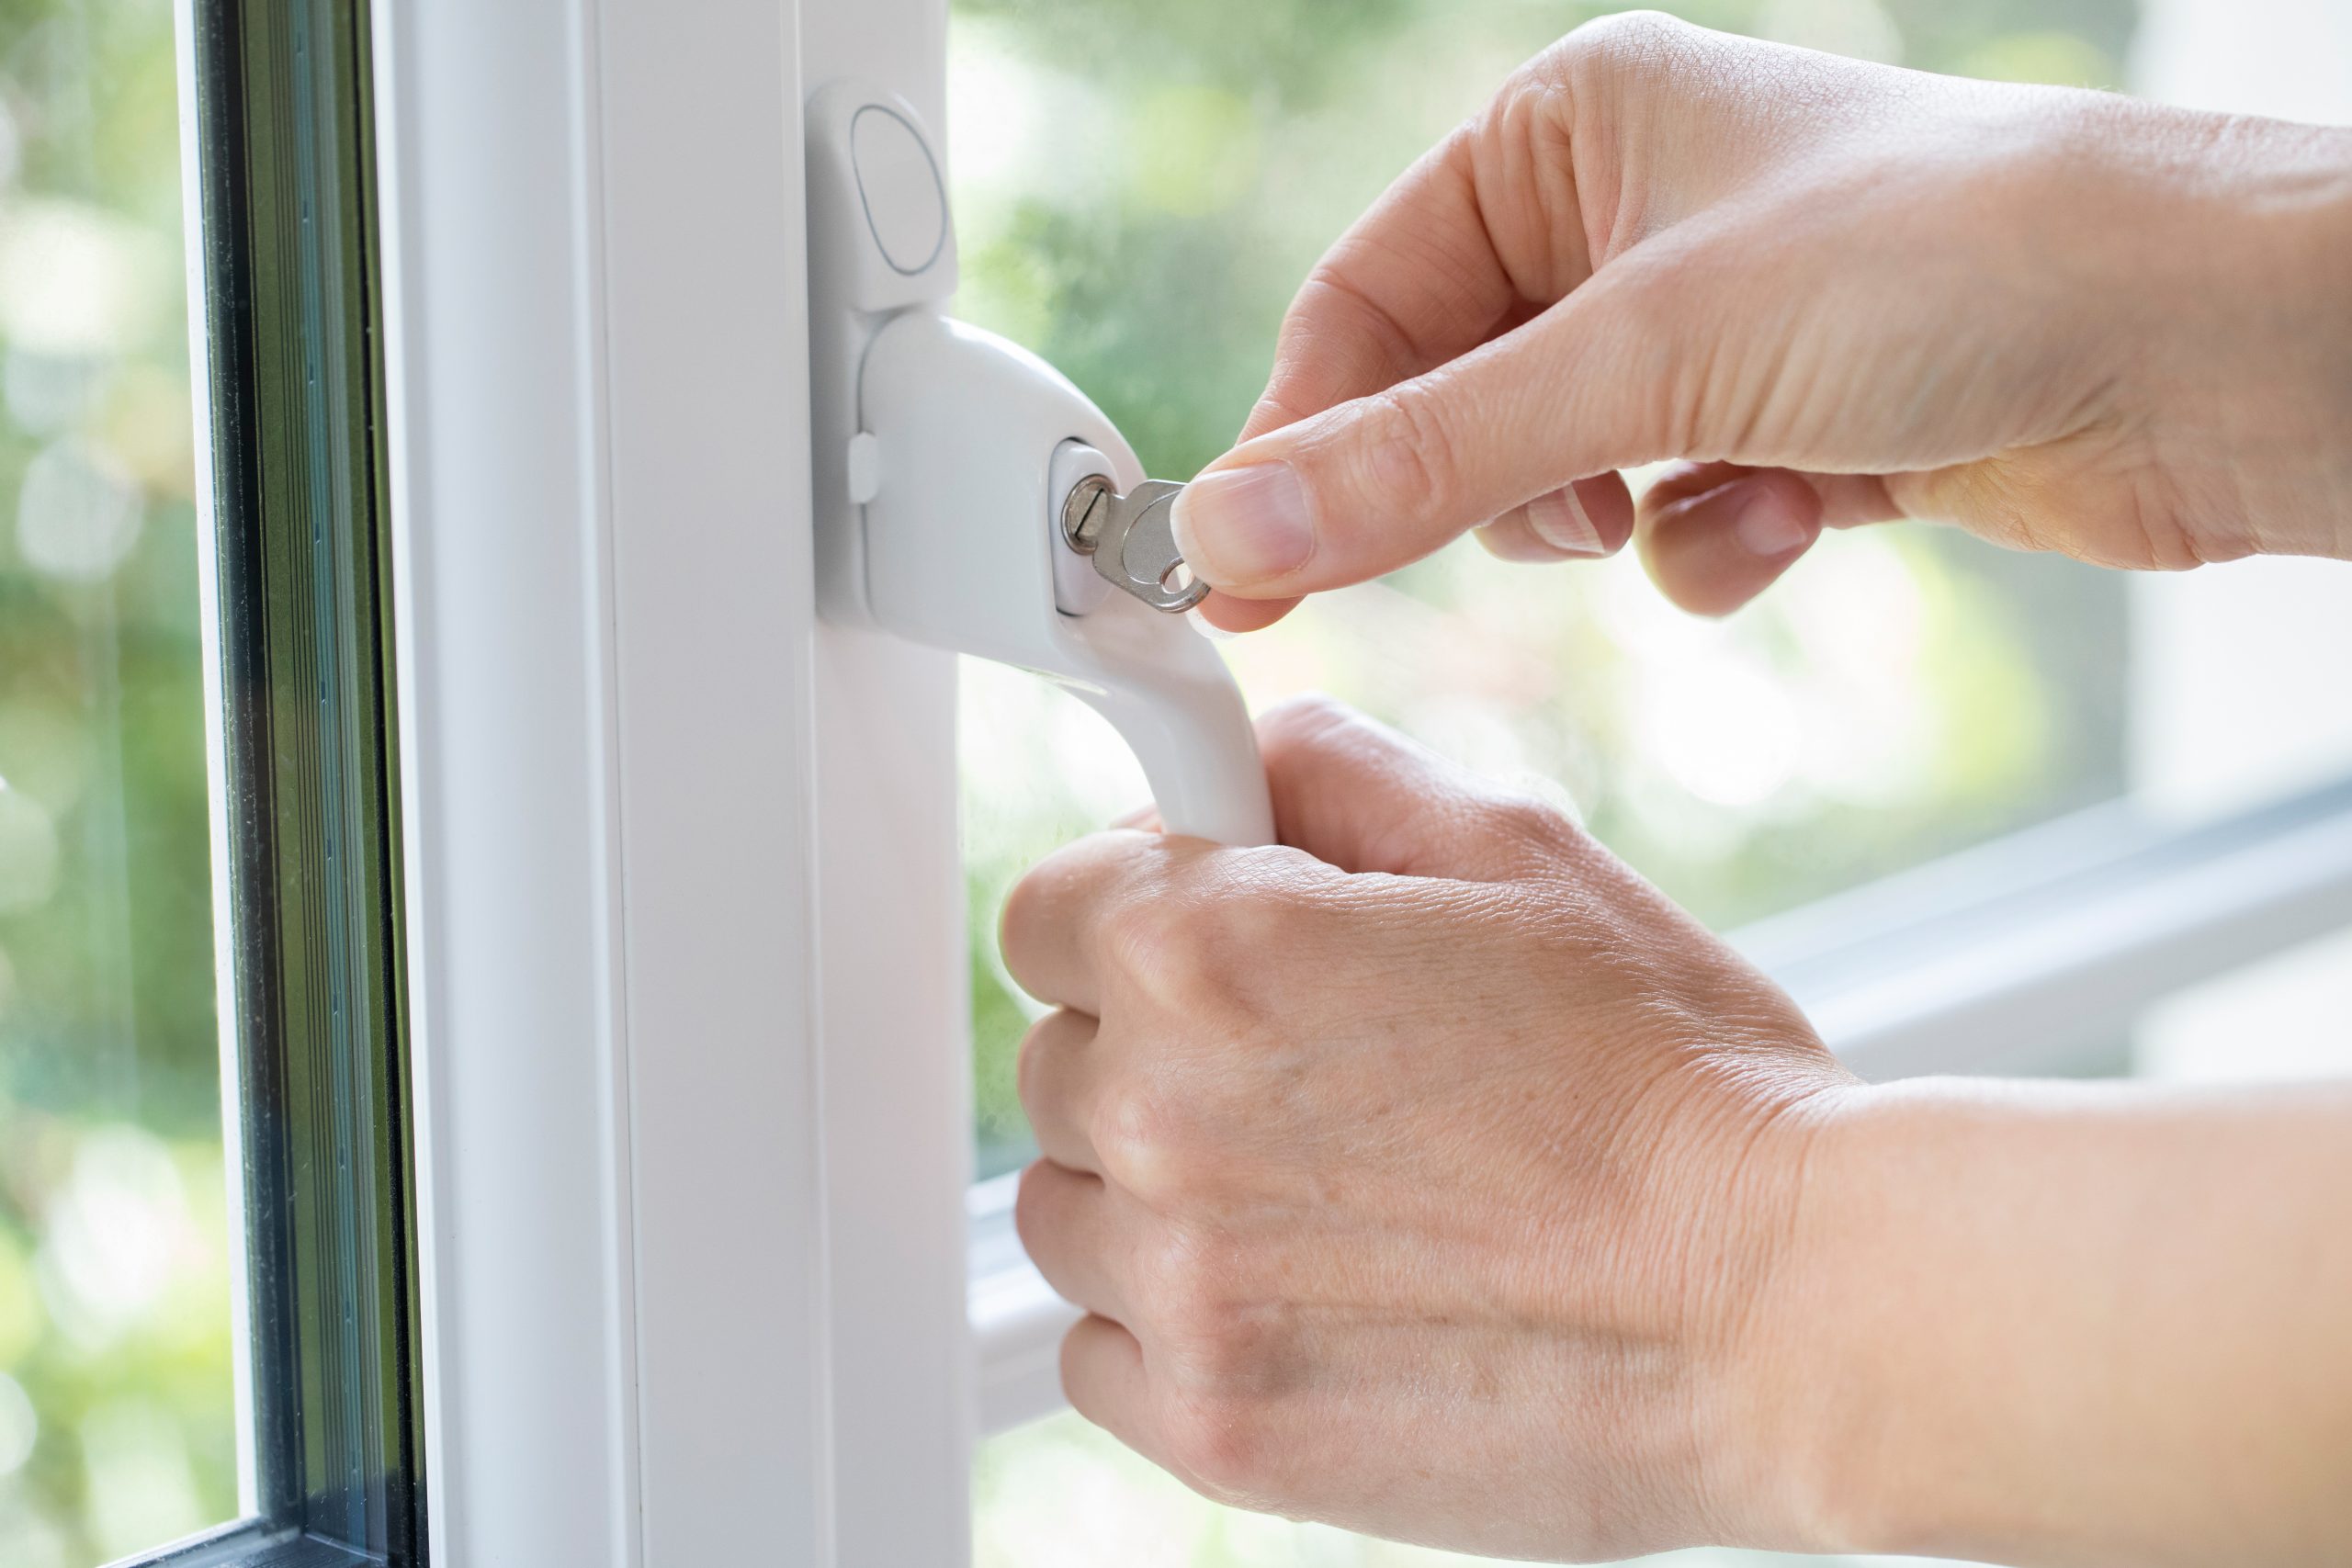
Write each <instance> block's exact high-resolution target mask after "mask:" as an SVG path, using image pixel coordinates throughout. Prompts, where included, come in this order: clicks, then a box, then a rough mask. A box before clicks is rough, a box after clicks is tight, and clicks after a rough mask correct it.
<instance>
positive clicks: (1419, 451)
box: [1363, 382, 1461, 518]
mask: <svg viewBox="0 0 2352 1568" xmlns="http://www.w3.org/2000/svg"><path fill="white" fill-rule="evenodd" d="M1363 439H1364V467H1365V477H1366V479H1369V480H1370V482H1371V483H1372V485H1374V487H1376V489H1377V491H1378V493H1379V498H1380V502H1381V505H1382V508H1383V509H1384V510H1385V511H1387V512H1390V513H1402V514H1404V515H1407V516H1412V517H1420V518H1429V517H1430V516H1432V515H1433V514H1434V513H1437V512H1439V511H1440V510H1441V509H1442V507H1443V506H1444V505H1445V504H1446V502H1448V501H1449V500H1450V499H1451V498H1452V496H1453V493H1454V488H1455V480H1456V477H1457V476H1458V474H1459V472H1460V468H1461V460H1460V440H1459V437H1458V436H1457V435H1456V434H1454V431H1453V422H1452V420H1451V419H1450V418H1449V417H1448V415H1447V413H1446V411H1445V405H1444V404H1443V403H1442V402H1441V401H1440V400H1438V399H1436V398H1435V397H1433V396H1431V395H1430V392H1429V391H1428V390H1427V389H1425V388H1423V387H1422V386H1420V385H1419V383H1414V382H1408V383H1406V384H1405V385H1403V386H1398V387H1391V388H1389V389H1387V390H1385V391H1384V392H1379V393H1375V394H1374V396H1373V397H1372V398H1370V399H1368V400H1367V404H1366V408H1365V412H1364V423H1363Z"/></svg>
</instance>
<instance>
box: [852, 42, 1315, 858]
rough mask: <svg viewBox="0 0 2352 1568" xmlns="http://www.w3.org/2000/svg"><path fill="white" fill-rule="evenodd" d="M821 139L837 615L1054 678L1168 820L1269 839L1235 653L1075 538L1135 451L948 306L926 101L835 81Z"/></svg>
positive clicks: (945, 234)
mask: <svg viewBox="0 0 2352 1568" xmlns="http://www.w3.org/2000/svg"><path fill="white" fill-rule="evenodd" d="M809 181H810V190H809V196H810V212H811V220H812V231H811V234H810V244H809V249H810V261H811V265H810V268H809V274H810V286H809V287H810V307H811V309H810V334H811V344H810V349H811V353H810V360H811V367H812V370H811V374H812V376H813V377H814V378H815V384H814V386H813V388H812V391H813V393H814V406H813V408H812V411H811V412H812V414H813V415H814V420H815V425H816V433H817V443H818V445H817V453H818V458H817V470H818V475H819V480H818V486H819V488H818V520H817V527H818V536H819V549H820V570H819V578H820V608H821V609H822V611H823V612H824V614H825V615H827V617H828V618H830V619H834V620H840V621H848V622H853V623H865V624H872V625H876V626H880V627H882V628H884V629H886V630H888V631H890V632H892V633H895V634H896V635H898V636H900V637H910V638H912V639H914V640H915V641H918V642H923V643H928V644H931V645H932V646H933V647H937V648H944V649H954V650H955V651H956V652H959V653H970V654H977V655H978V656H979V657H981V658H984V659H992V660H997V661H999V662H1001V663H1005V664H1012V665H1016V666H1019V667H1020V668H1023V669H1025V670H1031V671H1036V672H1037V673H1039V674H1041V675H1045V676H1046V677H1048V678H1049V679H1052V680H1054V681H1057V682H1060V683H1062V684H1063V685H1065V686H1067V687H1069V689H1070V690H1071V691H1073V692H1075V693H1076V694H1078V695H1079V696H1080V697H1081V698H1083V699H1084V700H1085V701H1086V702H1087V703H1089V704H1090V705H1092V706H1093V707H1094V708H1095V709H1096V710H1097V711H1099V712H1100V713H1102V714H1103V716H1104V717H1106V718H1108V719H1109V720H1110V721H1111V723H1112V725H1113V727H1114V728H1116V729H1117V730H1118V732H1119V734H1120V736H1121V738H1122V739H1125V741H1126V743H1127V745H1128V746H1129V747H1130V748H1132V749H1133V750H1134V751H1135V753H1136V759H1137V760H1138V761H1141V762H1142V764H1143V769H1144V776H1145V778H1146V779H1147V780H1148V782H1149V784H1150V785H1151V790H1152V795H1153V797H1154V799H1155V800H1157V801H1158V803H1159V812H1160V818H1161V820H1162V821H1163V822H1164V823H1165V824H1166V826H1167V827H1168V829H1170V831H1171V832H1178V833H1185V834H1190V835H1193V836H1196V837H1200V838H1205V839H1212V840H1217V841H1218V842H1221V843H1229V844H1263V843H1271V842H1272V841H1273V811H1272V806H1271V804H1270V802H1269V800H1268V796H1267V792H1266V779H1265V771H1264V769H1263V767H1262V766H1261V763H1260V761H1259V758H1258V747H1257V739H1256V737H1255V734H1254V732H1253V731H1252V729H1251V728H1250V715H1249V710H1248V708H1247V706H1246V705H1244V703H1243V702H1242V699H1241V693H1240V690H1239V688H1238V687H1237V686H1236V685H1235V684H1234V681H1233V677H1232V675H1231V674H1230V673H1229V672H1228V671H1227V669H1226V667H1225V661H1224V660H1222V659H1220V658H1218V657H1217V653H1216V649H1215V648H1214V647H1212V646H1211V645H1210V643H1209V642H1208V640H1207V639H1206V638H1205V637H1203V636H1202V635H1201V634H1200V633H1199V632H1198V631H1197V630H1196V629H1195V628H1194V627H1193V626H1192V625H1191V624H1190V623H1189V622H1188V621H1187V620H1186V619H1185V618H1184V617H1183V616H1182V615H1169V614H1165V613H1163V612H1160V611H1158V610H1154V609H1152V608H1150V607H1149V606H1148V605H1146V604H1143V603H1142V602H1141V601H1140V600H1137V599H1135V598H1132V597H1129V596H1128V595H1126V594H1124V593H1120V592H1114V591H1111V590H1110V588H1109V585H1108V584H1107V583H1106V582H1104V581H1103V580H1102V579H1101V578H1100V577H1099V576H1098V575H1097V574H1096V573H1095V571H1094V570H1093V567H1092V566H1091V563H1090V562H1088V561H1087V559H1086V558H1084V557H1082V556H1080V555H1079V554H1078V553H1077V552H1076V551H1075V550H1073V549H1072V548H1071V547H1070V546H1069V543H1068V541H1067V540H1066V539H1065V538H1064V537H1063V535H1062V528H1061V513H1062V503H1063V502H1064V500H1065V499H1066V498H1067V497H1068V496H1069V492H1070V491H1071V490H1072V489H1073V488H1075V487H1076V486H1077V485H1078V484H1079V483H1080V482H1081V481H1082V480H1084V479H1088V478H1090V477H1091V476H1098V475H1099V476H1101V477H1103V478H1105V479H1109V480H1111V482H1112V483H1113V484H1114V485H1115V486H1116V487H1117V488H1118V489H1119V490H1120V491H1133V490H1134V489H1135V487H1136V486H1137V485H1138V484H1140V483H1142V482H1143V479H1144V471H1143V466H1142V465H1141V464H1140V463H1139V462H1137V461H1136V456H1135V453H1134V452H1133V451H1132V450H1131V449H1129V447H1128V446H1127V444H1126V442H1125V440H1124V439H1122V438H1121V437H1120V435H1119V433H1118V431H1117V430H1116V429H1115V428H1114V426H1113V425H1112V423H1111V422H1110V420H1109V419H1108V418H1107V417H1105V416H1104V414H1103V411H1102V410H1100V409H1098V408H1096V407H1095V406H1094V404H1093V403H1092V402H1091V400H1088V398H1087V397H1086V395H1085V394H1084V393H1082V392H1080V390H1079V389H1077V388H1076V387H1074V386H1072V385H1071V384H1070V383H1069V380H1068V378H1065V377H1063V376H1062V375H1061V373H1060V372H1058V371H1057V370H1055V369H1054V368H1053V367H1051V366H1049V365H1047V364H1046V362H1045V361H1044V360H1042V359H1039V358H1038V357H1037V356H1036V355H1033V354H1030V353H1029V352H1027V351H1026V350H1024V349H1022V348H1020V347H1018V346H1016V345H1014V344H1011V343H1008V342H1006V341H1005V340H1004V339H1002V338H1001V337H998V336H996V335H995V334H994V333H986V332H982V331H980V330H979V329H978V328H976V327H972V326H968V325H967V324H965V323H963V322H960V321H954V320H951V319H950V318H948V317H947V316H946V315H944V314H943V313H942V310H941V309H940V307H941V305H942V303H943V302H944V300H945V299H946V297H947V296H948V294H950V293H951V292H953V290H954V288H955V273H956V246H955V230H954V225H953V223H952V221H951V220H950V219H949V217H948V211H947V201H946V195H945V189H944V184H943V183H942V182H941V180H940V175H939V161H938V159H937V158H936V156H934V155H933V152H932V151H931V148H930V144H929V141H928V138H927V137H926V135H925V133H924V131H923V129H922V121H921V119H920V118H918V117H917V116H916V115H915V113H914V111H913V110H912V109H911V108H910V107H908V106H907V105H906V104H905V103H904V102H903V101H901V100H899V99H898V98H896V97H895V96H892V95H889V94H887V93H883V92H880V91H878V90H875V89H869V88H865V87H862V86H861V85H858V84H855V83H836V84H834V85H831V86H829V87H827V88H826V89H825V90H824V91H823V92H821V93H820V94H819V95H818V96H817V97H816V98H815V100H814V101H813V102H812V104H811V107H810V123H809Z"/></svg>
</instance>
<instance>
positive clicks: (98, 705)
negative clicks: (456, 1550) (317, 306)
mask: <svg viewBox="0 0 2352 1568" xmlns="http://www.w3.org/2000/svg"><path fill="white" fill-rule="evenodd" d="M177 112H178V106H177V96H176V90H175V52H174V40H173V17H172V7H171V6H170V5H169V4H168V3H166V0H0V779H4V780H5V783H4V784H0V1562H6V1563H8V1564H10V1565H11V1568H19V1565H21V1568H69V1565H75V1564H82V1563H89V1562H100V1561H103V1560H106V1559H109V1558H113V1557H117V1556H119V1555H122V1554H124V1553H127V1552H130V1551H139V1550H143V1549H146V1548H150V1547H153V1546H155V1545H158V1544H160V1543H162V1542H164V1541H165V1540H170V1539H172V1538H174V1537H176V1536H179V1535H182V1534H184V1533H186V1532H187V1531H189V1530H192V1529H198V1528H200V1527H203V1526H206V1525H209V1524H214V1523H218V1522H220V1521H223V1520H227V1519H229V1518H231V1517H234V1516H235V1515H236V1514H237V1512H238V1468H239V1458H238V1447H237V1423H236V1401H235V1393H234V1375H233V1356H232V1329H231V1323H232V1314H231V1300H232V1292H231V1278H232V1269H233V1268H234V1267H235V1266H236V1263H237V1259H236V1258H235V1256H234V1250H233V1247H232V1235H233V1231H234V1226H233V1224H232V1222H231V1219H230V1215H229V1209H228V1203H227V1187H226V1184H225V1182H224V1177H223V1169H222V1161H221V1131H220V1126H221V1123H220V1046H219V1043H218V1041H219V1036H218V1032H217V1028H216V1022H215V1011H214V996H213V941H212V891H211V878H210V871H209V827H208V823H209V811H208V807H207V804H206V799H207V796H206V742H205V695H204V663H203V652H202V641H201V625H202V615H201V603H200V600H199V596H198V564H197V563H198V547H197V516H196V512H195V507H194V499H193V492H194V479H193V473H194V464H193V460H192V444H193V428H194V426H193V421H192V418H191V414H190V397H189V385H188V358H187V304H186V299H187V296H186V272H185V267H184V263H183V260H182V257H183V254H184V253H183V250H182V244H181V211H180V204H181V197H180V180H181V172H180V148H179V138H178V133H177Z"/></svg>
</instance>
